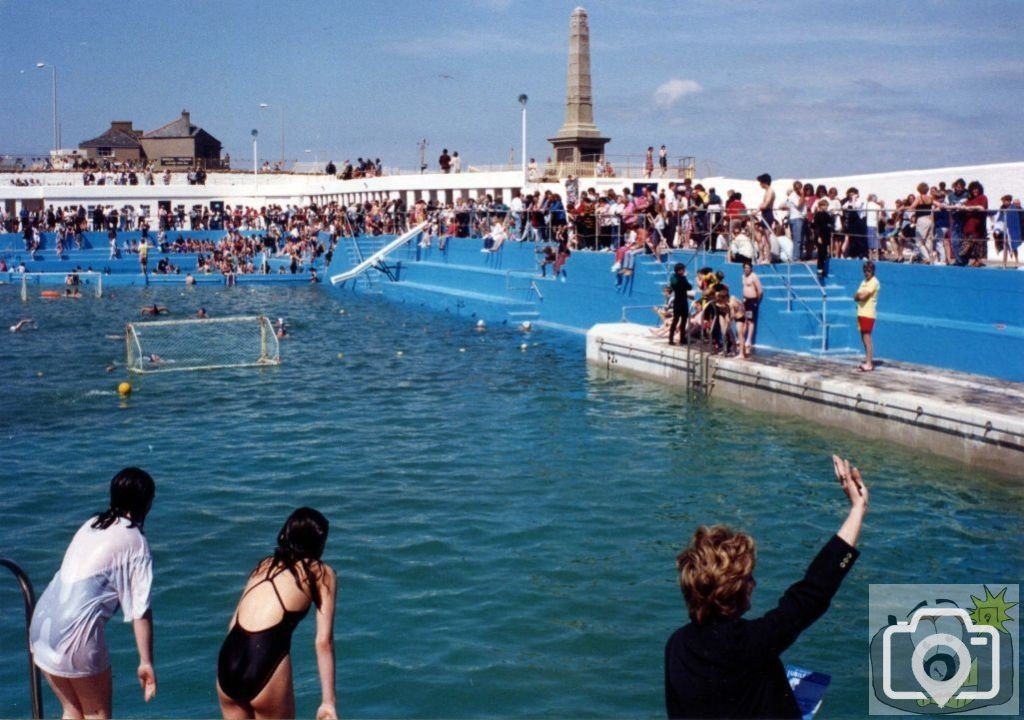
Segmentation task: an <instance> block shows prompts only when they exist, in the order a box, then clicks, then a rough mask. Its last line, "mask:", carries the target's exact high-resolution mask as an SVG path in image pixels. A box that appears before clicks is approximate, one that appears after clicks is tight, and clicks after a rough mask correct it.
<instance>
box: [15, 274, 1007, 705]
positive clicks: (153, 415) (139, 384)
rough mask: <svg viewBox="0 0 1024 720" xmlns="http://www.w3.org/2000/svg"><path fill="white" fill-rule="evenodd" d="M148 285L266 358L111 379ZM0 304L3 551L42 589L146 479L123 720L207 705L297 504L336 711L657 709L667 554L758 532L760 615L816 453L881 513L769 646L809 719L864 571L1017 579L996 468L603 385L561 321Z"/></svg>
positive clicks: (802, 517) (820, 489) (831, 494)
mask: <svg viewBox="0 0 1024 720" xmlns="http://www.w3.org/2000/svg"><path fill="white" fill-rule="evenodd" d="M154 301H157V302H159V303H161V304H165V305H168V306H169V307H170V308H171V309H172V311H174V313H175V314H176V315H177V316H179V317H180V316H184V315H188V314H191V313H193V312H194V311H195V309H196V308H197V307H199V306H200V305H203V306H205V307H206V308H207V309H208V310H209V311H210V312H211V314H213V315H222V316H223V315H228V314H235V313H254V312H264V313H266V314H268V315H270V316H272V317H278V316H283V317H285V318H286V319H287V320H288V322H289V324H290V326H291V330H292V335H291V337H290V338H289V339H288V340H286V341H284V342H283V345H282V356H283V358H284V364H283V365H281V366H280V367H277V368H272V369H265V370H228V371H212V372H195V373H171V374H166V375H152V376H146V377H143V378H132V382H133V384H134V386H135V392H134V393H133V394H132V396H131V398H130V399H129V400H127V401H122V400H120V399H119V398H118V397H117V394H116V392H115V388H116V385H117V383H118V382H119V381H121V380H123V379H125V377H126V376H125V374H124V373H123V371H121V370H118V371H117V372H115V373H112V374H108V373H107V372H105V367H106V366H107V365H108V364H109V363H111V362H112V361H115V360H116V361H118V362H121V363H123V355H124V351H123V345H122V343H119V342H116V341H112V340H109V339H107V338H106V335H108V334H114V333H119V332H121V329H122V328H123V325H124V323H125V321H126V320H134V319H137V313H138V309H139V308H140V307H141V306H142V305H144V304H147V303H152V302H154ZM341 311H344V314H342V312H341ZM0 314H2V318H0V321H2V324H3V326H4V327H6V326H8V325H11V324H13V323H14V321H15V320H16V319H17V318H18V317H26V316H30V317H33V318H35V319H36V320H37V321H38V323H39V329H38V330H36V331H32V332H26V333H17V334H15V333H9V332H7V331H6V330H4V331H3V335H0V372H2V375H3V378H4V385H3V388H4V389H3V391H2V392H0V429H2V431H3V434H2V437H3V468H4V473H3V489H4V492H3V496H2V499H0V555H3V556H7V557H10V558H12V559H14V560H16V561H17V562H19V563H20V564H21V565H22V566H23V567H25V569H26V570H27V571H28V572H29V573H30V575H31V577H32V580H33V582H34V583H35V585H36V588H37V591H38V592H41V591H42V589H43V588H44V587H45V585H46V583H47V582H48V581H49V579H50V577H51V576H52V575H53V573H54V572H55V571H56V569H57V567H58V565H59V563H60V558H61V554H62V553H63V551H64V548H65V546H66V544H67V542H68V540H69V539H70V537H71V535H72V534H73V532H74V530H75V529H76V528H77V527H78V525H79V524H80V523H81V522H83V520H84V519H85V518H86V517H87V516H88V514H89V512H90V511H93V510H99V509H102V507H103V506H104V505H105V497H106V488H107V484H108V482H109V479H110V476H111V475H112V474H113V473H114V471H116V470H117V469H118V468H120V467H122V466H124V465H129V464H138V465H140V466H142V467H143V468H145V469H147V470H148V471H149V472H150V473H152V475H153V476H154V478H155V479H156V482H157V499H156V503H155V505H154V509H153V512H152V514H151V516H150V518H149V520H148V521H147V526H146V530H147V535H148V536H149V538H150V542H151V543H152V546H153V551H154V555H155V562H156V583H155V597H154V611H155V614H156V662H157V671H158V673H159V680H160V688H159V694H158V696H157V699H156V700H155V701H154V702H153V703H151V704H149V705H144V704H143V703H142V702H141V694H140V692H139V690H138V686H137V684H136V683H135V680H134V668H135V655H134V650H133V646H132V638H131V632H130V629H129V628H128V627H127V626H123V625H122V624H121V623H120V622H114V623H112V624H111V625H110V626H109V628H108V639H109V641H110V642H111V645H112V646H113V648H114V651H115V652H114V667H115V713H117V714H118V715H122V716H133V717H209V716H213V715H215V714H216V713H217V709H218V708H217V703H216V697H215V694H214V690H213V682H214V664H215V658H216V653H217V650H218V647H219V644H220V641H221V640H222V638H223V635H224V632H225V630H226V625H227V622H228V619H229V617H230V615H231V612H232V610H233V607H234V603H235V601H236V599H237V596H238V593H239V591H240V588H241V586H242V584H243V582H244V579H245V576H246V574H247V572H248V571H249V569H250V568H251V566H252V565H253V564H254V563H255V562H256V560H258V559H259V558H260V557H261V556H262V554H264V553H266V552H267V551H269V550H270V549H271V547H272V543H273V541H274V538H275V535H276V532H277V530H278V528H279V526H280V523H281V522H282V521H283V519H284V517H285V516H286V515H287V513H288V512H289V511H290V510H291V509H293V508H294V507H297V506H299V505H303V504H310V505H313V506H316V507H318V508H320V509H321V510H322V511H323V512H325V514H326V515H327V516H328V517H329V518H330V519H331V521H332V529H331V537H330V540H329V542H328V548H327V553H326V556H325V557H326V559H327V560H328V561H329V562H331V563H332V564H333V565H334V566H335V567H336V569H337V570H338V573H339V577H340V581H341V595H340V598H339V603H338V622H337V633H336V639H337V655H338V682H337V685H338V706H339V711H340V712H341V713H342V714H343V715H345V716H347V717H378V718H390V717H423V718H440V717H457V718H472V717H504V716H532V717H539V716H543V717H568V716H574V717H576V716H601V717H655V716H660V715H663V704H662V669H661V663H662V649H663V644H664V641H665V639H666V638H667V636H668V635H669V633H670V632H671V631H672V630H673V629H674V628H676V627H677V626H678V625H680V624H682V622H683V621H684V614H685V613H684V609H683V605H682V600H681V597H680V594H679V591H678V588H677V587H676V586H675V584H674V578H673V559H674V555H675V553H676V551H677V550H678V549H679V547H680V546H681V545H682V544H684V543H685V542H686V540H687V539H688V537H689V535H690V534H691V532H692V529H693V527H694V526H695V525H696V524H698V523H709V522H728V523H732V524H735V525H738V526H741V527H743V528H745V529H747V530H749V531H751V532H752V533H753V534H754V535H755V536H756V537H757V538H758V540H759V543H760V556H759V566H758V571H757V579H758V588H757V592H756V593H755V596H754V608H753V611H752V612H754V613H758V612H763V611H764V610H767V609H768V608H769V607H771V606H772V604H773V602H774V600H775V599H776V598H777V597H778V595H779V594H781V592H782V591H783V590H784V589H785V588H786V586H787V585H788V584H789V583H790V582H792V581H794V580H795V579H797V578H798V577H799V576H800V574H801V573H802V572H803V569H804V567H805V566H806V563H807V562H808V561H809V560H810V558H811V557H812V556H813V554H814V552H815V551H816V549H817V547H818V546H819V545H820V544H821V543H822V542H824V540H825V539H826V538H827V537H828V536H829V535H830V534H831V533H832V532H834V530H835V529H836V528H837V527H838V525H839V522H840V521H841V518H842V516H843V510H844V506H843V502H844V500H843V498H842V497H841V493H840V491H839V489H838V487H837V486H836V485H835V484H834V480H833V479H832V477H831V469H830V463H829V460H828V453H829V452H831V451H832V450H833V449H838V450H841V451H843V452H845V453H848V454H849V455H851V456H852V457H853V458H854V459H855V460H856V462H857V463H858V464H860V466H861V467H862V468H863V469H864V474H865V476H866V478H867V480H868V482H869V483H870V484H871V486H872V506H873V507H872V512H871V515H870V517H869V521H868V526H867V528H866V529H865V532H864V534H863V537H862V548H863V551H864V554H863V556H862V557H861V560H860V561H859V562H858V564H857V566H856V567H855V569H854V571H853V573H852V574H851V575H850V577H849V578H848V579H847V581H846V583H845V585H844V587H843V588H842V590H841V591H840V593H839V595H838V597H837V599H836V601H835V603H834V604H833V607H832V609H831V610H830V611H829V613H828V614H827V615H826V616H825V617H824V618H823V619H822V620H821V621H819V622H818V623H817V624H816V625H815V626H814V627H812V629H811V630H810V631H808V632H807V633H806V634H805V635H804V636H803V637H802V638H801V640H800V641H799V642H798V643H797V644H796V645H795V646H794V647H793V648H791V649H790V651H789V652H788V653H787V655H786V660H787V661H789V662H793V663H797V664H801V665H804V666H808V667H812V668H814V669H817V670H821V671H823V672H827V673H830V674H831V675H832V676H833V683H832V687H831V688H830V689H829V692H828V694H827V695H826V700H825V707H824V709H823V711H822V714H821V715H820V716H819V717H859V716H863V715H864V714H865V713H866V704H867V700H866V698H867V678H866V673H867V644H866V642H865V639H866V636H867V632H866V631H867V586H868V583H872V582H982V581H989V582H999V581H1002V582H1007V581H1009V582H1013V581H1016V580H1017V579H1018V578H1020V577H1021V575H1022V574H1024V573H1022V569H1024V549H1022V547H1024V545H1022V543H1021V527H1022V516H1024V510H1022V507H1024V502H1022V500H1024V493H1022V491H1021V490H1020V489H1018V488H1015V487H1013V486H1012V485H1010V484H1008V483H1007V482H1006V481H1005V480H1000V479H999V478H996V477H992V476H988V475H985V474H983V473H979V472H975V471H972V470H969V469H966V468H963V467H961V466H958V465H952V464H946V463H944V462H942V461H936V460H934V459H933V458H930V457H924V456H919V455H917V454H915V453H913V452H911V451H905V450H902V449H899V448H897V447H896V446H892V445H887V444H880V443H869V442H866V441H862V440H859V439H856V438H854V437H852V436H846V435H843V434H841V433H838V432H835V431H832V430H820V429H818V428H815V427H813V426H810V425H807V424H804V423H800V422H794V421H787V420H782V419H779V418H775V417H771V416H766V415H759V414H751V413H747V412H744V411H740V410H737V409H733V408H731V407H728V406H724V405H713V406H705V405H701V404H691V403H689V402H688V401H687V399H686V397H685V395H684V394H683V393H680V392H676V391H673V390H671V389H668V388H665V387H663V386H659V385H655V384H650V383H646V382H643V381H639V380H634V379H630V378H623V377H617V376H612V377H609V376H607V375H606V374H605V373H604V372H603V371H601V370H594V369H590V368H588V367H586V365H585V363H584V359H583V355H584V354H583V347H582V342H581V341H580V340H579V339H576V338H569V337H566V336H564V335H559V334H556V333H552V332H534V333H531V334H530V335H524V334H523V333H521V332H519V331H517V330H515V329H513V328H507V327H495V328H491V329H489V330H488V331H487V332H484V333H479V332H477V331H476V330H475V329H474V328H473V324H472V321H471V320H467V319H456V318H453V317H450V316H447V315H441V314H434V313H429V312H426V311H422V310H419V309H415V308H412V307H410V306H405V305H399V304H394V303H389V302H378V301H375V300H374V298H372V297H370V298H361V297H357V296H347V295H341V296H332V295H330V294H329V293H328V292H326V291H325V290H324V289H323V288H310V287H305V286H303V287H292V288H289V287H277V288H272V287H236V288H189V289H185V290H184V291H183V290H182V289H181V288H161V289H158V290H144V289H134V288H126V289H123V290H121V289H117V290H114V292H113V294H112V296H111V295H110V294H108V296H107V297H105V298H104V299H102V300H95V299H92V298H83V299H81V300H77V301H71V300H67V301H66V300H58V301H50V302H45V301H41V300H38V299H33V300H32V301H31V302H30V303H28V304H27V305H22V304H21V303H20V301H19V299H18V292H17V288H12V287H10V286H6V287H0ZM523 343H526V344H527V345H528V347H527V348H526V350H525V351H524V350H522V349H521V345H522V344H523ZM399 352H401V353H402V354H398V353H399ZM339 354H340V355H339ZM39 373H42V374H41V375H40V374H39ZM0 608H3V612H2V618H3V622H2V623H0V716H5V717H11V716H26V715H28V714H29V712H30V708H29V702H28V691H27V685H26V680H25V657H24V651H23V646H22V640H21V633H22V618H21V606H20V595H19V594H18V592H17V589H16V586H15V584H14V582H13V579H8V580H4V581H3V582H0ZM312 630H313V623H312V621H311V620H307V621H306V622H305V624H304V625H303V626H302V627H300V629H299V630H298V631H297V633H296V637H295V640H294V644H293V655H294V662H295V668H296V685H297V695H298V711H299V714H300V716H303V715H304V716H310V715H312V713H313V712H314V710H315V708H316V706H317V704H318V702H319V691H318V684H317V680H316V676H315V665H314V658H313V651H312ZM45 692H46V703H47V715H48V716H50V717H55V716H56V715H57V713H58V712H59V711H58V706H57V704H56V701H55V699H54V698H53V697H52V695H50V693H49V691H48V690H47V691H45Z"/></svg>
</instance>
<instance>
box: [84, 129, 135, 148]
mask: <svg viewBox="0 0 1024 720" xmlns="http://www.w3.org/2000/svg"><path fill="white" fill-rule="evenodd" d="M78 147H79V148H81V149H85V148H98V147H108V148H120V149H127V150H138V149H139V148H141V147H142V145H141V144H140V143H139V141H138V139H136V137H135V136H134V135H131V134H129V133H126V132H124V131H123V130H119V129H117V128H113V127H112V128H110V129H109V130H107V131H106V132H105V133H103V134H102V135H100V136H99V137H94V138H93V139H92V140H86V141H85V142H80V143H78Z"/></svg>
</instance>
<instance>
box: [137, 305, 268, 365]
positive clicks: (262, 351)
mask: <svg viewBox="0 0 1024 720" xmlns="http://www.w3.org/2000/svg"><path fill="white" fill-rule="evenodd" d="M244 322H250V323H258V324H259V327H260V348H259V356H258V357H256V358H254V359H253V360H251V361H245V362H224V363H212V364H205V365H180V366H178V365H175V364H173V363H168V364H161V363H155V364H152V365H151V366H149V365H147V363H146V361H145V356H144V355H143V352H142V343H143V340H140V338H139V332H138V331H137V330H136V328H139V329H140V330H141V329H142V328H153V327H161V326H163V327H167V326H172V325H202V326H204V327H209V326H211V325H217V324H225V323H244ZM124 339H125V351H126V357H127V365H128V371H129V372H132V373H135V374H138V375H147V374H150V373H164V372H186V371H192V370H221V369H225V368H238V367H265V366H269V365H280V364H281V346H280V343H279V342H278V339H277V333H276V332H275V331H274V326H273V324H272V323H271V322H270V319H269V318H268V317H267V316H266V315H232V316H228V317H218V318H188V319H181V320H151V321H148V322H130V323H127V324H126V325H125V333H124Z"/></svg>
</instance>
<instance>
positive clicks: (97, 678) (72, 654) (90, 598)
mask: <svg viewBox="0 0 1024 720" xmlns="http://www.w3.org/2000/svg"><path fill="white" fill-rule="evenodd" d="M154 494H155V486H154V484H153V478H151V477H150V476H149V474H148V473H146V472H145V471H144V470H140V469H139V468H134V467H130V468H125V469H124V470H121V471H120V472H119V473H117V474H116V475H115V476H114V478H113V479H112V480H111V481H110V507H109V508H108V509H107V510H106V511H104V512H102V513H100V514H99V515H96V516H94V517H91V518H89V520H87V521H86V522H85V524H84V525H82V527H80V528H79V529H78V532H77V533H75V537H74V538H73V539H72V540H71V544H70V545H69V546H68V549H67V552H66V553H65V554H64V561H63V562H62V563H61V567H60V570H58V571H57V574H56V575H54V577H53V580H52V581H50V584H49V586H48V587H47V588H46V590H45V591H44V592H43V594H42V596H41V597H40V598H39V602H38V603H37V604H36V608H35V612H34V613H33V614H32V626H31V630H30V643H31V646H32V653H33V656H34V660H35V664H36V665H37V666H39V668H40V669H41V670H42V671H43V674H44V675H45V676H46V679H47V681H48V682H49V683H50V687H52V688H53V692H54V694H55V695H56V696H57V699H58V700H60V703H61V705H62V706H63V714H62V717H64V718H86V717H97V718H109V717H110V714H111V708H112V705H113V700H112V695H113V690H112V681H111V678H112V675H111V669H110V655H109V652H108V651H107V644H106V642H105V639H104V628H105V627H106V624H107V621H108V620H110V618H111V617H113V615H114V613H115V612H117V609H118V607H120V608H121V611H122V613H123V615H124V620H125V622H131V623H132V629H133V630H134V633H135V644H136V646H137V648H138V652H139V667H138V671H137V675H138V678H139V684H140V685H141V686H142V692H143V697H144V698H145V700H146V702H149V700H151V699H152V698H153V696H154V695H156V672H155V671H154V670H153V615H152V611H151V609H150V592H151V587H152V582H153V558H152V555H151V554H150V551H149V543H148V542H147V541H146V536H145V535H143V534H142V526H143V523H144V522H145V519H146V515H147V513H149V509H150V507H151V506H152V504H153V496H154Z"/></svg>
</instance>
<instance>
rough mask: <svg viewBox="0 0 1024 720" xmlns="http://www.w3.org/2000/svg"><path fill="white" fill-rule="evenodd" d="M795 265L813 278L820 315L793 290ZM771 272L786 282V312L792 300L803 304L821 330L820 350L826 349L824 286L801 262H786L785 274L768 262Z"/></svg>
mask: <svg viewBox="0 0 1024 720" xmlns="http://www.w3.org/2000/svg"><path fill="white" fill-rule="evenodd" d="M794 265H796V266H798V267H800V268H802V269H803V270H805V271H806V272H807V274H808V276H810V278H811V279H812V280H814V285H815V287H817V288H818V290H819V291H820V292H821V316H820V317H819V316H818V314H817V311H816V310H815V309H814V308H812V307H811V306H810V305H808V304H807V303H806V302H805V301H804V299H803V298H801V297H798V296H797V295H796V294H795V293H794V292H793V274H792V273H793V266H794ZM768 267H769V268H771V270H772V272H773V273H774V274H775V276H776V277H778V278H780V279H784V280H785V283H786V312H793V300H796V301H797V302H798V303H800V305H801V306H803V308H804V310H806V311H807V313H808V314H809V315H810V316H811V317H812V318H813V319H814V320H815V322H817V323H818V326H819V328H820V330H821V352H825V351H827V350H828V292H827V291H826V290H825V286H824V285H822V284H821V282H820V281H819V280H818V276H817V275H815V274H814V272H813V271H812V270H811V268H810V267H809V266H807V265H805V264H804V263H801V262H791V263H786V274H785V275H782V274H781V273H780V272H779V271H778V269H776V267H775V265H774V264H769V265H768Z"/></svg>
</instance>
